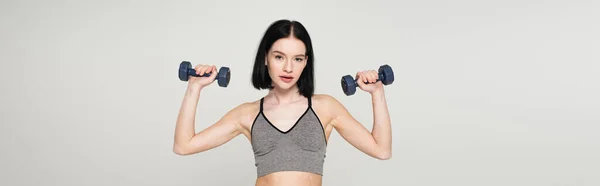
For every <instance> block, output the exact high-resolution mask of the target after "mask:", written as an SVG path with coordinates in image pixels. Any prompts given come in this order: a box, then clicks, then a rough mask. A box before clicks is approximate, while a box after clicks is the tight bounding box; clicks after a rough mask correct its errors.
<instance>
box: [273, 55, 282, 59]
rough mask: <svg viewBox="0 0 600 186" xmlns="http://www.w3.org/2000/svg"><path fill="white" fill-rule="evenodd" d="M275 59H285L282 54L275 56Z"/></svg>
mask: <svg viewBox="0 0 600 186" xmlns="http://www.w3.org/2000/svg"><path fill="white" fill-rule="evenodd" d="M275 59H283V57H281V56H275Z"/></svg>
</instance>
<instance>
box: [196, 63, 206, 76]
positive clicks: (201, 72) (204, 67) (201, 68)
mask: <svg viewBox="0 0 600 186" xmlns="http://www.w3.org/2000/svg"><path fill="white" fill-rule="evenodd" d="M206 68H208V66H206V65H202V67H200V69H198V75H200V76H202V75H204V74H206Z"/></svg>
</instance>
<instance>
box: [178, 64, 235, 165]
mask: <svg viewBox="0 0 600 186" xmlns="http://www.w3.org/2000/svg"><path fill="white" fill-rule="evenodd" d="M196 70H197V73H198V74H202V73H205V72H210V71H213V74H212V75H211V76H210V77H200V78H197V77H191V78H190V80H189V81H190V82H189V84H188V88H187V90H186V92H185V95H184V98H183V102H182V104H181V108H180V110H179V115H178V117H177V123H176V126H175V137H174V138H175V139H174V143H173V152H174V153H176V154H179V155H190V154H195V153H199V152H203V151H206V150H209V149H212V148H215V147H218V146H220V145H222V144H224V143H226V142H228V141H230V140H231V139H233V138H234V137H235V136H237V135H239V134H240V133H241V130H240V128H239V126H240V118H241V117H240V115H242V114H243V112H242V109H241V108H242V106H243V105H244V104H242V105H240V106H238V107H236V108H234V109H232V110H231V111H229V112H228V113H226V114H225V115H224V116H223V117H222V118H221V119H219V120H218V121H217V122H216V123H214V124H212V125H210V126H209V127H207V128H206V129H204V130H202V131H200V132H198V133H196V130H195V127H194V126H195V123H196V120H195V118H196V107H197V105H198V100H199V99H200V93H201V92H202V89H203V87H205V86H206V85H208V84H210V83H211V82H212V80H214V78H215V74H217V73H215V72H216V68H215V67H214V66H212V67H210V66H201V65H200V66H198V67H196Z"/></svg>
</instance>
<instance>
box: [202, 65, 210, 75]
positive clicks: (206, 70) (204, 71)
mask: <svg viewBox="0 0 600 186" xmlns="http://www.w3.org/2000/svg"><path fill="white" fill-rule="evenodd" d="M211 71H212V66H211V65H206V66H204V69H203V71H202V74H208V73H210V72H211ZM211 75H212V74H211Z"/></svg>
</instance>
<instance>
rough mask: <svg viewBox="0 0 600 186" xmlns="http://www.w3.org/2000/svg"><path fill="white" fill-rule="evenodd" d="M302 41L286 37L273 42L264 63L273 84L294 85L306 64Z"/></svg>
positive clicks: (280, 85) (284, 87) (286, 86)
mask: <svg viewBox="0 0 600 186" xmlns="http://www.w3.org/2000/svg"><path fill="white" fill-rule="evenodd" d="M305 54H306V47H305V45H304V42H302V41H301V40H299V39H296V38H293V37H288V38H281V39H279V40H277V41H276V42H275V43H273V46H271V49H270V50H269V52H268V53H267V56H266V57H267V59H266V62H265V63H266V64H265V65H267V67H268V69H269V75H270V76H271V79H272V80H273V86H274V87H275V88H280V89H289V88H292V87H295V85H296V82H297V81H298V79H299V78H300V74H302V71H303V70H304V67H305V66H306V60H307V58H308V56H306V55H305Z"/></svg>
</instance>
